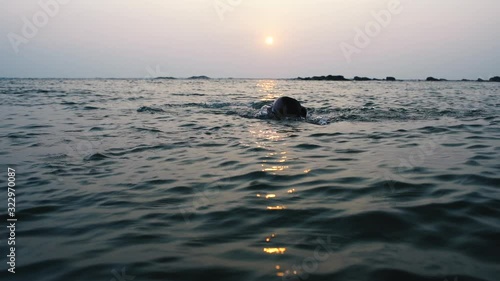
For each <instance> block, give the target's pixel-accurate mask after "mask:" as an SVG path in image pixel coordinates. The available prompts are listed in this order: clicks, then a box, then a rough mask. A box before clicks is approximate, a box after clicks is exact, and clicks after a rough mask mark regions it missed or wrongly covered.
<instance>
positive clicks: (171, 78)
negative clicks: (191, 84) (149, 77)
mask: <svg viewBox="0 0 500 281" xmlns="http://www.w3.org/2000/svg"><path fill="white" fill-rule="evenodd" d="M155 79H160V80H161V79H164V80H174V79H177V78H175V77H156V78H155Z"/></svg>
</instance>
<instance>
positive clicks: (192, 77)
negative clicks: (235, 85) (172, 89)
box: [188, 75, 210, 80]
mask: <svg viewBox="0 0 500 281" xmlns="http://www.w3.org/2000/svg"><path fill="white" fill-rule="evenodd" d="M188 79H201V80H207V79H210V77H208V76H205V75H201V76H191V77H189V78H188Z"/></svg>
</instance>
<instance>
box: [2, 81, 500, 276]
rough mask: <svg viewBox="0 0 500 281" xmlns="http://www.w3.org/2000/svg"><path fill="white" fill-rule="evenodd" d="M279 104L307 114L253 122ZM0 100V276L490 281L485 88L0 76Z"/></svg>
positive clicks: (499, 245)
mask: <svg viewBox="0 0 500 281" xmlns="http://www.w3.org/2000/svg"><path fill="white" fill-rule="evenodd" d="M280 96H289V97H293V98H295V99H297V100H299V101H300V102H301V103H302V105H303V106H305V107H306V108H307V109H308V113H309V115H308V117H307V119H306V120H282V121H278V120H270V119H268V118H266V116H265V114H264V113H265V108H266V106H268V105H269V104H271V103H272V101H273V100H274V99H276V98H278V97H280ZM0 99H1V102H0V118H1V120H2V122H1V125H0V136H1V138H0V155H1V164H2V165H1V167H2V170H3V171H4V172H2V174H3V178H2V182H3V184H2V185H3V186H4V187H3V188H2V190H1V192H0V202H3V203H2V204H1V206H4V207H1V208H0V214H1V221H2V227H1V228H2V229H4V230H2V231H1V233H3V234H2V239H0V243H1V246H0V249H1V250H2V252H1V255H0V257H2V258H0V261H1V263H0V264H1V266H0V268H1V270H2V272H1V273H0V274H1V275H2V276H3V277H2V280H4V279H5V278H7V277H9V278H13V279H8V280H30V281H31V280H38V281H42V280H103V281H109V280H116V281H124V280H126V281H129V280H137V281H139V280H140V281H143V280H186V281H187V280H238V281H243V280H367V281H368V280H371V281H372V280H436V281H444V280H460V281H461V280H464V281H465V280H491V281H495V280H499V279H498V278H500V277H499V276H500V267H499V264H500V255H499V253H500V219H499V218H500V176H499V174H500V173H499V172H500V161H499V160H500V117H499V112H500V111H499V106H500V84H498V83H475V82H417V81H414V82H411V81H406V82H404V81H403V82H375V81H373V82H324V81H294V80H240V79H212V80H153V79H149V80H143V79H130V80H116V79H97V80H86V79H81V80H65V79H3V80H0ZM9 167H10V168H13V169H15V170H16V217H17V218H18V221H17V222H16V274H15V275H14V274H11V273H9V272H7V267H8V265H6V262H7V258H6V255H8V254H9V252H8V250H9V248H8V246H7V240H6V239H5V238H7V237H8V233H7V231H8V230H6V228H5V226H6V225H7V222H6V219H8V216H7V169H8V168H9ZM9 247H10V246H9ZM4 277H5V278H4ZM5 280H7V279H5Z"/></svg>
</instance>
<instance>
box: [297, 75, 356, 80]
mask: <svg viewBox="0 0 500 281" xmlns="http://www.w3.org/2000/svg"><path fill="white" fill-rule="evenodd" d="M297 79H298V80H306V81H309V80H315V81H348V79H345V78H344V76H342V75H328V76H313V77H305V78H302V77H298V78H297Z"/></svg>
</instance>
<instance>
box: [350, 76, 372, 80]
mask: <svg viewBox="0 0 500 281" xmlns="http://www.w3.org/2000/svg"><path fill="white" fill-rule="evenodd" d="M370 80H372V79H370V78H368V77H359V76H354V81H370Z"/></svg>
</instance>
